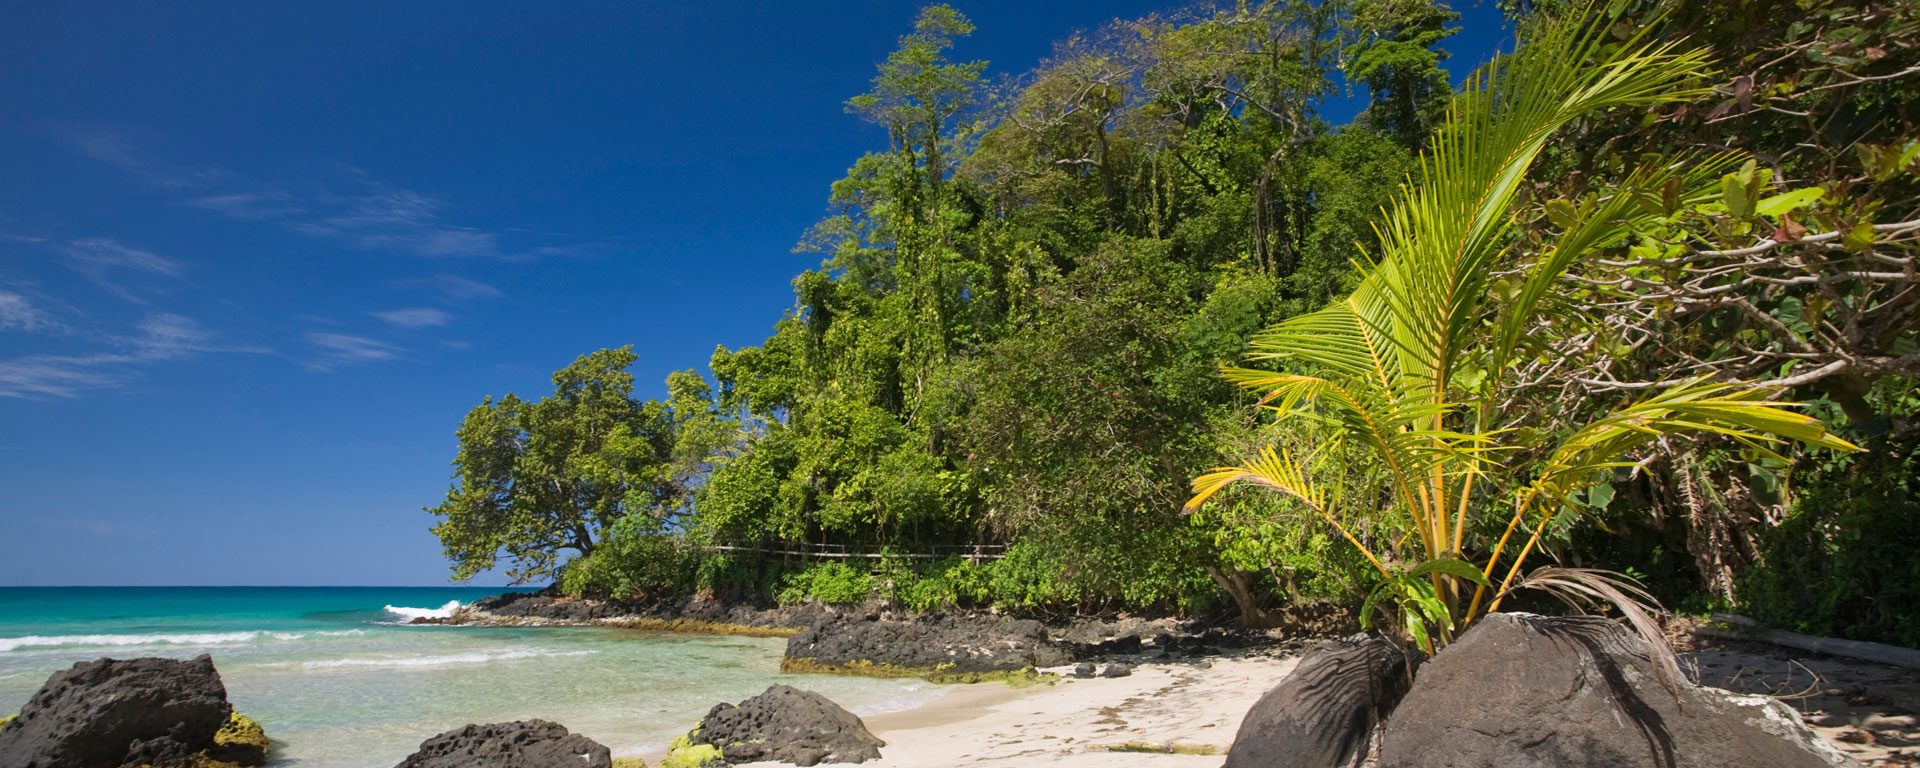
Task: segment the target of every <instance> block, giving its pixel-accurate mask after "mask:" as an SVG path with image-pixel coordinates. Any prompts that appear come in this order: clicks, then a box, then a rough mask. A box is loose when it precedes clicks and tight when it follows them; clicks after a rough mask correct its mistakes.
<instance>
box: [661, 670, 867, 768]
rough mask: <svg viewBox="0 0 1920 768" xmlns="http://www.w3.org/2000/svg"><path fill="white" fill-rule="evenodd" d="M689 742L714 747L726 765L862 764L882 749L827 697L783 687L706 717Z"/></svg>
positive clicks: (719, 708)
mask: <svg viewBox="0 0 1920 768" xmlns="http://www.w3.org/2000/svg"><path fill="white" fill-rule="evenodd" d="M694 740H695V741H697V742H700V743H705V744H712V745H713V746H716V747H719V748H720V752H721V754H722V755H724V756H725V757H726V759H727V762H728V763H754V762H760V761H762V760H773V761H778V762H783V763H793V764H794V765H802V766H806V765H818V764H820V763H861V762H866V761H868V760H875V759H878V758H879V757H880V748H881V747H884V746H886V745H887V743H886V742H884V741H881V740H880V739H879V738H877V737H875V736H874V735H873V734H872V733H869V732H868V731H867V726H866V724H864V723H862V722H860V718H858V717H856V716H854V714H853V713H852V712H848V711H847V710H845V709H843V708H841V706H840V705H838V704H835V703H833V702H832V701H831V700H829V699H828V698H827V697H825V696H822V695H820V694H817V693H814V692H812V691H802V690H800V689H798V688H792V687H789V686H785V685H775V686H773V687H771V688H768V689H767V690H766V692H765V693H762V694H760V695H758V696H755V697H753V698H751V699H747V700H746V701H743V702H740V705H739V706H734V705H732V704H720V705H718V706H715V707H714V708H713V710H712V711H710V712H708V713H707V716H706V719H704V720H701V721H700V727H699V729H698V730H696V731H695V736H694Z"/></svg>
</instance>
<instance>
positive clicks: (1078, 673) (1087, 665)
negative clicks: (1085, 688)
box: [1073, 661, 1094, 680]
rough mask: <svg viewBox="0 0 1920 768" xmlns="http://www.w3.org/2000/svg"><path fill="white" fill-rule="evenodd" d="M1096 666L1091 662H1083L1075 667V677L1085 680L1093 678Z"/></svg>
mask: <svg viewBox="0 0 1920 768" xmlns="http://www.w3.org/2000/svg"><path fill="white" fill-rule="evenodd" d="M1093 673H1094V666H1093V662H1091V661H1083V662H1080V663H1079V664H1076V665H1074V667H1073V676H1074V677H1077V678H1080V679H1082V680H1085V679H1087V678H1089V677H1093Z"/></svg>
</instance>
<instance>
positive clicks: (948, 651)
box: [782, 614, 1073, 674]
mask: <svg viewBox="0 0 1920 768" xmlns="http://www.w3.org/2000/svg"><path fill="white" fill-rule="evenodd" d="M1072 660H1073V658H1072V656H1071V655H1070V654H1069V653H1068V652H1067V651H1066V649H1064V648H1062V647H1061V646H1060V645H1058V644H1056V643H1055V642H1053V640H1052V639H1050V638H1049V637H1048V636H1047V630H1046V627H1045V626H1043V625H1042V624H1041V623H1040V622H1037V621H1033V620H1031V619H1013V618H1008V617H1005V616H993V615H987V614H975V615H940V616H922V617H919V618H916V619H913V620H908V621H900V620H890V619H882V618H879V617H877V616H859V615H854V616H846V615H832V616H826V617H823V618H822V619H820V620H819V621H816V622H815V623H814V624H813V625H812V626H810V627H808V628H807V629H805V630H803V631H801V632H800V633H799V634H797V635H794V636H793V637H791V638H788V639H787V654H786V659H785V660H783V661H782V666H783V667H784V668H786V669H789V670H793V671H811V670H823V669H852V670H855V671H860V670H862V669H867V670H872V671H875V672H881V673H899V674H911V673H914V672H921V671H935V672H942V673H948V674H968V673H988V672H1013V671H1017V670H1021V669H1025V668H1027V667H1054V666H1059V665H1062V664H1066V663H1068V662H1069V661H1072Z"/></svg>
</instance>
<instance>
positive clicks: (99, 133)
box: [66, 130, 593, 259]
mask: <svg viewBox="0 0 1920 768" xmlns="http://www.w3.org/2000/svg"><path fill="white" fill-rule="evenodd" d="M66 140H67V144H68V145H69V146H71V147H73V149H74V151H75V152H78V153H79V154H81V155H83V156H86V157H89V158H92V159H94V160H98V161H100V162H102V163H106V164H108V165H112V166H115V167H118V168H121V169H123V170H125V171H127V172H128V173H129V174H132V175H133V176H134V177H135V178H138V179H140V180H142V181H143V182H145V183H147V184H149V185H152V186H154V187H158V188H160V189H163V190H167V191H168V192H170V193H172V194H174V195H175V196H176V197H177V200H178V201H179V202H180V203H181V204H182V205H186V206H189V207H193V208H199V209H202V210H206V211H210V212H213V213H217V214H220V215H222V216H226V217H229V218H233V219H239V220H244V221H267V222H273V223H277V224H279V225H281V226H283V227H286V228H287V229H289V230H292V231H295V232H299V233H302V234H306V235H312V236H316V237H329V238H337V239H340V240H343V241H346V242H349V243H352V244H353V245H355V246H356V247H360V248H366V249H370V250H390V251H401V252H406V253H412V254H415V255H419V256H429V257H458V256H469V257H480V258H494V259H535V258H540V257H543V256H560V255H570V254H577V253H584V252H587V251H591V250H592V249H593V246H590V245H582V244H571V243H555V242H551V241H552V240H553V239H555V238H554V237H553V236H550V235H542V234H539V233H533V232H529V231H526V230H521V229H489V228H485V227H475V226H467V225H463V224H460V223H457V222H455V221H453V220H452V219H451V218H450V217H449V211H450V208H451V206H450V205H449V204H448V203H447V202H446V201H445V200H442V199H440V198H438V197H434V196H432V195H428V194H424V193H421V192H416V191H414V190H411V189H407V188H405V187H400V186H396V185H393V184H388V183H386V182H383V181H381V180H379V179H376V178H374V177H373V175H372V174H369V173H367V172H366V171H364V170H361V169H358V168H354V167H351V166H340V167H339V168H338V172H337V173H333V174H329V175H328V177H327V178H303V179H292V180H260V179H252V178H247V177H245V176H243V175H241V174H239V173H235V172H233V171H231V170H228V169H225V168H220V167H217V166H192V165H182V164H177V163H169V162H165V161H162V160H159V159H157V158H156V157H155V156H154V154H153V153H151V152H150V151H148V150H147V149H146V147H145V146H144V145H143V144H142V143H141V142H139V141H136V140H134V139H133V138H131V137H130V136H128V135H127V134H126V133H125V132H123V131H103V130H91V131H78V132H73V133H71V134H69V135H68V136H67V137H66Z"/></svg>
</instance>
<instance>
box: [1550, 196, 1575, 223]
mask: <svg viewBox="0 0 1920 768" xmlns="http://www.w3.org/2000/svg"><path fill="white" fill-rule="evenodd" d="M1546 207H1547V220H1548V221H1551V222H1553V224H1554V226H1556V227H1559V228H1561V229H1572V228H1573V225H1575V224H1578V223H1580V212H1579V209H1577V208H1575V207H1574V206H1573V203H1571V202H1568V201H1566V200H1548V201H1547V206H1546Z"/></svg>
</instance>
